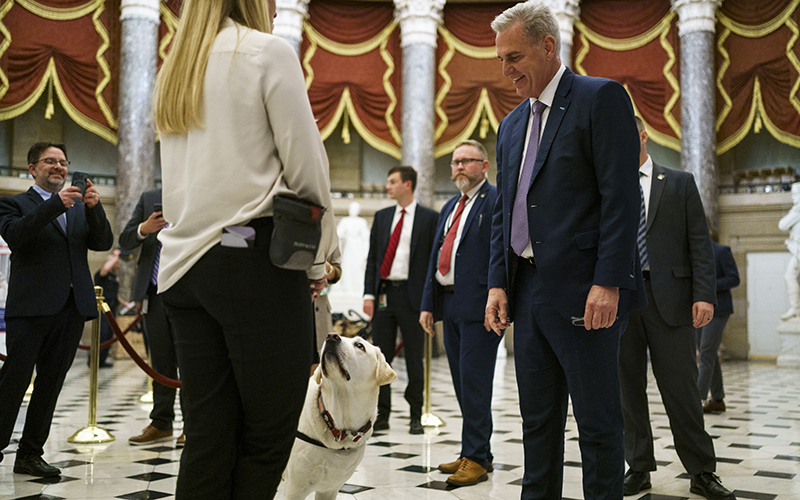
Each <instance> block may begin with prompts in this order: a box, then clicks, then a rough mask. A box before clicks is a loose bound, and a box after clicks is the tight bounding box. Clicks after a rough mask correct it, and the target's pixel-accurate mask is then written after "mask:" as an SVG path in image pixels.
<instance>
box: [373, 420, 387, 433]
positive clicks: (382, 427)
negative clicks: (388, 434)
mask: <svg viewBox="0 0 800 500" xmlns="http://www.w3.org/2000/svg"><path fill="white" fill-rule="evenodd" d="M372 429H373V430H375V431H388V430H389V419H388V418H380V417H378V419H377V420H375V425H373V426H372Z"/></svg>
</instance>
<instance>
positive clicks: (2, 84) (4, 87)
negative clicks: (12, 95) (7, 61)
mask: <svg viewBox="0 0 800 500" xmlns="http://www.w3.org/2000/svg"><path fill="white" fill-rule="evenodd" d="M13 6H14V0H6V2H5V3H4V4H3V6H2V7H0V35H2V36H3V43H0V58H2V57H3V54H5V52H6V50H8V48H9V47H10V46H11V32H10V31H8V28H6V25H5V24H3V18H4V17H6V14H8V11H9V10H11V8H12V7H13ZM8 87H9V82H8V76H6V73H5V72H4V71H3V69H2V68H0V100H2V99H3V97H4V96H5V95H6V92H8Z"/></svg>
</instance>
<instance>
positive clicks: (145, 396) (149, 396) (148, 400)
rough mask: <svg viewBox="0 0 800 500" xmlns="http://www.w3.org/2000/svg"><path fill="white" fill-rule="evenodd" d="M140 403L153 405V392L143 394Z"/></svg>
mask: <svg viewBox="0 0 800 500" xmlns="http://www.w3.org/2000/svg"><path fill="white" fill-rule="evenodd" d="M139 402H140V403H152V402H153V391H147V392H146V393H144V394H142V397H140V398H139Z"/></svg>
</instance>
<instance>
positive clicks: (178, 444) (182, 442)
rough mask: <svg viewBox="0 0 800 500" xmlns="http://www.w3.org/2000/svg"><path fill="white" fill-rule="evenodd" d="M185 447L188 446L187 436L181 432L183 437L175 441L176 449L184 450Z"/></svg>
mask: <svg viewBox="0 0 800 500" xmlns="http://www.w3.org/2000/svg"><path fill="white" fill-rule="evenodd" d="M184 446H186V434H184V433H183V432H181V435H180V436H178V439H176V440H175V448H183V447H184Z"/></svg>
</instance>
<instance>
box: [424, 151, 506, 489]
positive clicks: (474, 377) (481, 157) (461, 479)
mask: <svg viewBox="0 0 800 500" xmlns="http://www.w3.org/2000/svg"><path fill="white" fill-rule="evenodd" d="M450 168H451V172H452V175H451V177H452V179H453V182H455V184H456V186H457V187H458V189H459V191H460V193H459V194H458V195H457V196H454V197H453V198H451V199H450V200H449V201H448V202H447V203H445V205H444V207H443V208H442V211H441V213H440V214H439V223H438V224H437V226H436V234H437V238H436V244H435V246H434V251H433V252H431V259H430V263H429V264H428V278H427V280H426V283H425V292H424V293H423V295H422V306H421V309H422V312H421V313H420V317H419V322H420V324H421V325H422V327H423V328H424V329H425V331H426V332H428V334H430V335H433V333H434V331H433V322H434V320H436V321H444V346H445V350H446V351H447V359H448V361H449V362H450V374H451V375H452V376H453V385H454V386H455V390H456V397H457V398H458V405H459V407H460V408H461V415H462V419H463V423H462V425H461V453H460V454H459V457H458V459H457V460H456V461H454V462H451V463H446V464H441V465H439V470H440V471H442V472H446V473H449V474H452V475H451V476H450V477H448V478H447V482H448V483H450V484H452V485H455V486H467V485H471V484H475V483H478V482H480V481H486V480H487V479H488V475H487V471H490V470H492V466H491V463H492V452H491V447H490V444H489V440H490V439H491V437H492V383H493V379H494V367H495V361H496V359H497V345H498V344H499V343H500V339H501V337H500V336H498V335H495V334H494V333H493V332H487V331H486V329H485V328H484V327H483V319H484V315H483V309H484V307H485V306H486V298H487V296H488V294H489V289H488V288H487V286H486V284H487V282H488V277H489V240H490V238H491V221H492V211H493V210H494V202H495V200H496V199H497V189H496V188H495V187H494V186H492V185H491V184H489V183H488V182H487V181H486V171H487V170H488V169H489V161H488V160H487V155H486V149H484V147H483V145H482V144H481V143H480V142H477V141H472V140H470V141H464V142H462V143H460V144H459V145H458V146H456V149H455V150H454V151H453V159H452V161H451V162H450Z"/></svg>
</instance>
